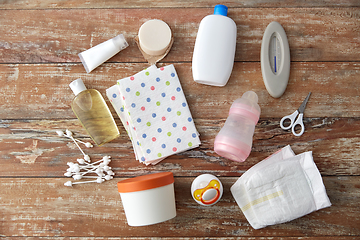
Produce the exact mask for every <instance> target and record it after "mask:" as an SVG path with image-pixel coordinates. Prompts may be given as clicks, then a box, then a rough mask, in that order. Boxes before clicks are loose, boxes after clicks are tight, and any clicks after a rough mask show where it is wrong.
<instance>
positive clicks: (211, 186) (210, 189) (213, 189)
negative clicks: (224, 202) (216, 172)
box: [191, 174, 223, 206]
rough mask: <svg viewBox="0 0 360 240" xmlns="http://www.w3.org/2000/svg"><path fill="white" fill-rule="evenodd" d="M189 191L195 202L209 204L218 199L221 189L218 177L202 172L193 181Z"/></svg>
mask: <svg viewBox="0 0 360 240" xmlns="http://www.w3.org/2000/svg"><path fill="white" fill-rule="evenodd" d="M205 184H207V185H205ZM203 186H205V187H203ZM191 191H192V196H193V198H194V200H195V201H196V202H198V203H199V204H201V205H204V206H210V205H213V204H215V203H216V202H217V201H219V200H220V198H221V196H222V192H223V189H222V184H221V182H220V180H219V179H217V178H216V177H215V176H213V175H210V174H203V175H200V176H198V177H197V178H196V179H195V180H194V181H193V184H192V186H191Z"/></svg>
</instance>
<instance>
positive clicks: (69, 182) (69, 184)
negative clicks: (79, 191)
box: [64, 178, 105, 187]
mask: <svg viewBox="0 0 360 240" xmlns="http://www.w3.org/2000/svg"><path fill="white" fill-rule="evenodd" d="M104 181H105V180H104V179H102V178H97V179H96V180H93V181H85V182H71V181H67V182H66V183H64V185H65V186H67V187H72V186H73V185H74V184H83V183H93V182H96V183H103V182H104Z"/></svg>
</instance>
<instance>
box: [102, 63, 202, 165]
mask: <svg viewBox="0 0 360 240" xmlns="http://www.w3.org/2000/svg"><path fill="white" fill-rule="evenodd" d="M107 96H108V98H109V100H110V102H111V103H112V104H113V106H114V108H115V109H116V112H117V113H118V115H119V117H120V119H121V121H122V123H123V125H124V126H125V128H126V130H127V131H128V134H129V137H130V139H134V141H135V143H137V142H139V144H133V146H134V150H135V155H136V158H137V159H138V160H139V161H141V159H143V160H144V162H145V163H154V162H158V161H159V159H163V158H165V157H167V156H170V155H173V154H176V153H179V152H183V151H185V150H188V149H190V148H194V147H197V146H199V145H200V139H199V137H198V132H197V130H196V128H195V124H194V121H193V118H192V116H191V113H190V110H189V108H188V104H187V102H186V99H185V95H184V93H183V91H182V88H181V85H180V81H179V78H178V76H177V73H176V71H175V68H174V66H173V65H168V66H166V67H162V68H159V69H158V68H156V67H155V66H154V65H153V66H151V67H149V68H148V69H145V70H143V71H141V72H139V73H137V74H135V75H133V76H131V77H128V78H124V79H121V80H119V81H118V84H117V85H115V86H113V87H112V88H109V89H108V90H107ZM124 99H125V100H124ZM124 123H125V124H124ZM134 128H135V129H136V130H134ZM134 141H133V143H134ZM136 146H137V147H136Z"/></svg>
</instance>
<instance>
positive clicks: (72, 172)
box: [56, 129, 115, 187]
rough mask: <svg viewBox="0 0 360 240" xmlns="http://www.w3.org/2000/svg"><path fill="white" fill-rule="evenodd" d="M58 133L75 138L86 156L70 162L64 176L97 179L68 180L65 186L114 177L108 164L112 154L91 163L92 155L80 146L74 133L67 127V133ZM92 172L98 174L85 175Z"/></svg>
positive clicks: (76, 178)
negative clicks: (87, 153) (75, 161)
mask: <svg viewBox="0 0 360 240" xmlns="http://www.w3.org/2000/svg"><path fill="white" fill-rule="evenodd" d="M56 133H57V134H58V135H59V136H63V137H67V138H70V139H71V140H73V142H74V143H75V145H76V146H77V147H78V149H79V150H80V152H81V153H82V154H83V156H84V158H83V159H77V163H72V162H68V163H67V165H68V166H69V168H68V169H67V170H66V172H65V173H64V176H66V177H72V178H73V179H74V180H80V179H83V178H90V179H91V178H92V179H96V180H92V181H84V182H72V181H67V182H66V183H64V185H65V186H68V187H71V186H73V185H74V184H82V183H92V182H96V183H102V182H104V181H108V180H111V179H113V178H114V177H113V176H114V175H115V173H114V172H113V171H112V170H111V167H109V166H108V164H109V163H110V162H111V159H110V158H111V157H110V156H104V157H103V158H102V159H100V160H98V161H96V162H93V163H90V162H91V161H90V156H89V155H86V154H85V152H84V151H83V150H82V149H81V148H80V146H79V144H78V143H77V139H75V138H74V137H73V133H72V132H71V131H70V130H68V129H66V131H65V133H64V132H63V131H56ZM78 142H80V143H82V144H85V146H87V147H92V145H91V146H90V143H84V142H82V141H78ZM91 173H93V174H96V175H97V176H85V175H86V174H91ZM105 173H107V175H106V174H105Z"/></svg>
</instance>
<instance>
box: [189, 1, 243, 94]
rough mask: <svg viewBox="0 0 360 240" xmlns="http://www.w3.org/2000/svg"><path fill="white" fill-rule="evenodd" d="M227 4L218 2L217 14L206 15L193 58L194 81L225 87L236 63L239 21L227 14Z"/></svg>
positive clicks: (201, 25) (200, 26) (201, 24)
mask: <svg viewBox="0 0 360 240" xmlns="http://www.w3.org/2000/svg"><path fill="white" fill-rule="evenodd" d="M227 10H228V8H227V7H226V6H224V5H216V6H215V8H214V14H213V15H208V16H206V17H205V18H203V19H202V20H201V22H200V25H199V30H198V33H197V36H196V41H195V47H194V54H193V59H192V73H193V78H194V81H195V82H198V83H202V84H207V85H212V86H219V87H223V86H225V85H226V83H227V82H228V80H229V78H230V75H231V71H232V68H233V65H234V58H235V50H236V32H237V31H236V24H235V22H234V21H233V20H232V19H231V18H229V17H227Z"/></svg>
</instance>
